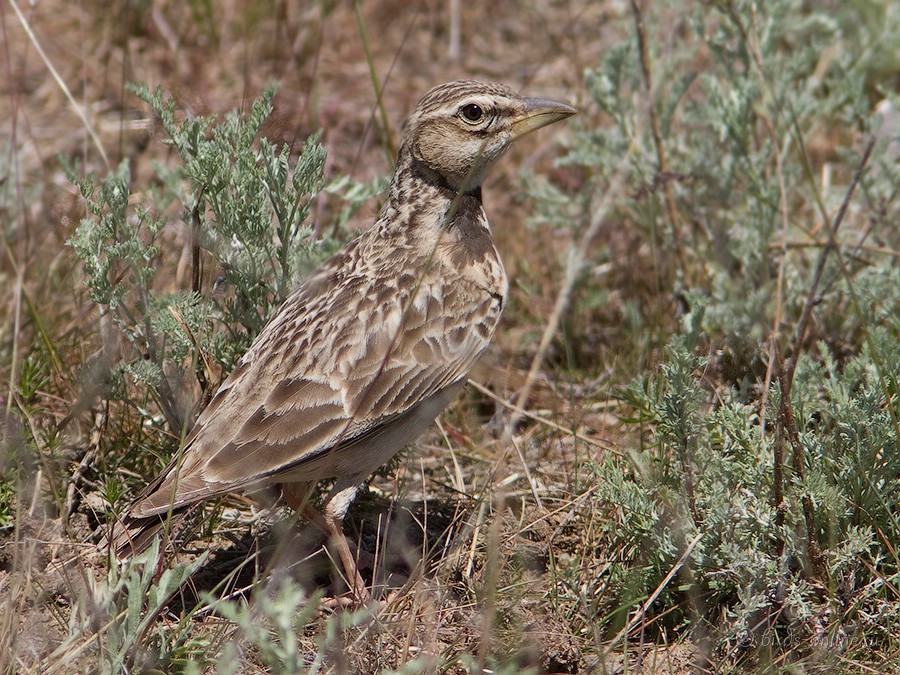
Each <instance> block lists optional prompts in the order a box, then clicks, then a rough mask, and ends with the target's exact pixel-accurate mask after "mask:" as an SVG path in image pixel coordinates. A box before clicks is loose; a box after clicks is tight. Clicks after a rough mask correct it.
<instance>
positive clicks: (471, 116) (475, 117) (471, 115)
mask: <svg viewBox="0 0 900 675" xmlns="http://www.w3.org/2000/svg"><path fill="white" fill-rule="evenodd" d="M459 114H460V115H462V118H463V119H464V120H465V121H466V122H479V121H481V118H482V117H484V111H483V110H482V109H481V106H480V105H476V104H475V103H468V104H466V105H464V106H463V107H462V108H460V109H459Z"/></svg>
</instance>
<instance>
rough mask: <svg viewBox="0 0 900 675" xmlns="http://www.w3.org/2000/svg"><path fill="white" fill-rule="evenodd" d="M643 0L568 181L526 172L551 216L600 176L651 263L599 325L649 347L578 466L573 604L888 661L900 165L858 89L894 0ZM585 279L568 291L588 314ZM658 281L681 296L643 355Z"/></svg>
mask: <svg viewBox="0 0 900 675" xmlns="http://www.w3.org/2000/svg"><path fill="white" fill-rule="evenodd" d="M639 5H640V3H632V6H631V16H630V19H631V20H632V21H633V24H632V26H633V30H632V35H633V39H631V40H629V41H623V42H622V43H621V44H619V45H615V46H613V47H612V48H610V49H609V50H608V51H607V53H606V55H605V58H604V61H603V63H602V64H601V65H600V66H599V67H597V68H596V69H593V70H590V71H589V72H588V73H587V74H586V86H587V90H588V92H589V94H590V96H591V99H592V102H593V104H594V105H595V106H596V107H597V109H599V110H600V111H602V112H603V113H604V114H605V116H606V118H607V119H608V120H610V122H611V124H610V126H609V127H607V128H602V129H596V128H591V129H585V130H584V131H582V132H581V133H580V134H579V138H578V139H577V141H576V143H574V144H573V149H572V151H571V152H570V153H569V154H568V156H567V157H566V158H564V159H563V161H562V162H561V163H562V164H563V165H564V166H569V167H574V168H577V170H578V171H579V174H580V175H582V176H585V177H586V180H584V182H583V185H584V188H583V189H582V191H581V192H580V193H579V194H577V195H567V194H566V193H565V192H563V191H562V190H560V189H559V188H554V187H553V186H551V185H547V184H542V185H541V186H540V190H541V192H540V195H541V196H542V199H541V200H540V203H541V204H542V210H541V213H540V216H539V219H540V220H541V221H543V222H544V223H559V224H563V223H572V222H579V221H582V222H583V221H584V220H585V218H586V217H587V216H588V215H590V213H591V212H592V210H593V209H594V208H596V206H597V205H598V204H599V203H600V200H602V199H611V200H612V207H611V209H610V212H609V215H608V216H607V221H608V222H610V223H617V224H621V225H623V226H624V228H619V230H620V231H621V230H622V229H624V230H625V231H626V232H628V233H629V234H630V236H632V237H633V238H634V239H635V240H637V241H638V242H639V244H635V246H636V247H637V246H639V245H641V244H644V245H645V246H646V250H647V251H649V254H645V255H644V257H639V255H640V254H639V253H630V255H632V256H634V257H631V258H627V259H626V260H625V264H626V265H635V264H636V263H635V260H637V261H638V263H639V265H640V267H641V269H643V270H645V272H646V274H645V276H650V277H652V279H653V281H652V282H651V283H650V284H647V285H649V286H650V288H649V289H648V288H647V285H645V284H646V280H645V278H643V277H642V278H637V277H634V278H633V280H632V283H633V286H632V287H631V288H625V289H623V291H622V299H621V300H620V303H621V307H620V312H621V316H622V317H625V320H624V321H620V323H619V324H618V326H617V328H618V331H619V333H620V335H619V336H618V339H623V341H624V342H628V343H630V345H632V346H638V347H639V348H642V349H643V350H644V351H640V350H638V351H639V353H637V354H635V355H633V356H632V357H631V358H633V359H634V362H635V363H637V364H638V368H636V370H639V369H642V364H644V363H647V362H651V363H652V362H655V363H656V364H657V367H656V372H643V373H642V374H639V375H635V376H634V378H633V380H632V384H630V385H629V386H627V387H626V388H624V389H623V390H622V392H621V401H622V403H623V408H622V412H621V418H622V420H623V422H625V423H626V425H628V426H629V428H632V429H635V431H636V439H637V440H636V441H635V443H634V444H633V445H631V446H629V447H626V448H625V450H626V452H625V454H624V456H614V455H608V456H606V457H604V458H602V459H601V460H600V461H598V462H597V463H596V464H595V465H594V466H593V468H592V470H593V473H594V477H595V481H596V484H595V489H596V495H597V497H598V498H599V499H600V504H601V506H600V511H601V512H602V513H603V514H604V521H603V522H604V524H603V532H604V534H603V550H606V551H609V552H611V553H610V555H612V556H613V561H614V562H613V564H609V565H606V566H605V567H604V568H603V570H604V571H603V577H604V578H603V579H602V580H601V581H600V582H598V583H599V584H600V585H601V586H602V588H604V589H607V591H608V592H607V593H606V597H605V599H604V601H603V602H602V606H601V608H598V607H597V606H596V605H595V604H594V603H595V600H594V599H593V598H582V599H581V600H579V601H577V602H576V604H580V606H581V608H582V609H581V611H583V612H584V613H585V622H586V624H588V625H594V622H596V621H597V620H598V619H600V620H601V621H602V622H603V625H604V626H605V629H606V631H607V633H606V634H607V635H608V636H610V637H611V636H613V635H620V636H625V637H629V636H631V635H633V634H635V631H631V630H622V631H621V632H620V629H622V628H623V627H624V626H625V625H626V622H628V621H629V620H631V622H632V623H630V624H629V626H630V628H635V627H638V626H640V627H644V628H645V629H648V630H650V631H652V632H654V634H656V635H660V634H666V633H668V631H672V630H674V631H675V632H676V634H678V635H681V636H684V637H690V638H692V639H693V640H695V642H696V644H698V645H701V646H703V651H704V653H705V654H706V655H707V657H709V658H711V659H712V660H713V661H715V662H716V663H719V664H720V665H721V664H732V665H733V664H736V663H745V664H746V663H752V664H771V663H774V662H778V663H790V662H791V661H796V660H806V661H807V662H809V663H819V664H822V668H824V669H825V670H827V671H829V672H832V669H833V668H835V667H836V666H837V665H838V664H840V663H841V660H842V659H845V658H846V659H848V660H852V659H854V658H862V659H863V660H866V659H869V660H870V661H869V662H875V663H879V667H881V665H882V663H881V661H882V660H883V659H884V658H885V657H884V655H885V654H894V655H895V654H896V653H897V651H896V650H897V647H898V644H897V639H896V627H897V626H898V623H897V619H898V616H900V593H898V592H897V586H896V584H895V580H896V578H897V574H898V573H900V558H898V556H897V553H896V545H895V544H896V541H897V540H898V536H900V531H898V524H900V520H898V517H897V515H896V514H897V513H898V511H900V489H898V485H900V461H898V459H897V457H898V450H900V448H898V436H900V433H898V432H900V424H898V419H900V406H898V403H897V399H896V390H897V382H898V376H900V350H898V347H897V345H898V342H900V323H898V321H897V311H898V309H900V285H898V281H900V279H898V274H897V271H896V255H897V249H898V244H900V239H898V237H897V230H896V223H897V222H898V221H900V200H898V191H900V180H898V171H897V164H896V154H891V151H890V142H891V140H892V139H891V138H890V137H886V136H881V137H879V136H878V135H877V133H876V132H877V130H878V129H879V125H880V124H881V123H882V121H881V119H880V118H879V116H878V115H876V114H875V110H874V108H875V104H877V103H878V102H879V101H880V100H882V99H885V98H886V99H889V100H890V99H891V97H892V96H894V95H893V94H892V93H891V91H890V89H889V87H887V86H885V85H884V84H883V81H882V80H881V78H880V75H881V74H882V73H883V72H884V68H885V50H883V49H882V47H884V46H886V45H888V44H889V43H892V41H893V38H892V35H893V34H894V32H895V31H896V30H897V29H898V27H900V14H898V12H897V9H896V7H895V6H894V5H893V4H892V3H868V4H866V5H865V6H863V4H862V3H825V5H827V6H821V7H820V6H819V5H817V6H816V8H814V9H812V10H803V9H802V8H800V7H799V6H798V5H797V3H792V2H787V1H778V0H776V1H775V2H767V3H750V2H746V3H745V2H727V3H718V2H716V3H698V4H697V5H696V6H693V7H692V8H690V9H688V10H686V9H685V6H684V5H681V4H679V5H678V6H676V5H675V4H669V3H653V4H652V5H646V8H647V10H646V13H645V12H643V11H642V10H641V8H640V6H639ZM672 36H677V38H674V37H672ZM686 45H690V48H687V47H686ZM887 53H892V54H893V57H894V60H893V62H892V65H891V66H890V68H893V69H894V70H893V72H896V69H897V68H898V67H900V55H898V53H897V51H896V49H894V50H893V51H892V52H891V51H890V50H888V52H887ZM894 103H895V104H896V97H895V96H894ZM870 139H874V140H873V141H872V143H873V144H872V145H871V147H868V146H869V140H870ZM814 148H815V149H814ZM823 148H827V150H823ZM623 157H625V158H627V160H626V163H625V164H623V160H622V158H623ZM621 172H624V175H625V183H626V185H627V189H626V190H623V191H622V194H621V195H615V194H613V195H612V196H610V195H608V194H607V191H606V189H605V188H606V186H607V185H609V184H611V183H613V182H614V181H615V180H616V177H617V176H618V175H620V173H621ZM612 229H614V228H610V236H611V238H612V237H615V236H616V234H617V233H614V232H612ZM612 250H615V249H612ZM616 264H617V261H616V260H615V258H613V259H612V260H611V262H610V265H611V266H612V267H613V268H615V265H616ZM619 273H620V274H622V275H627V274H628V273H627V272H626V271H620V272H619ZM583 287H584V289H585V290H583V291H582V292H581V293H582V294H581V295H576V297H575V299H574V305H573V310H572V311H573V313H577V312H579V311H582V312H584V313H585V314H586V315H588V316H593V317H597V316H598V315H597V313H596V311H595V308H596V307H597V299H596V298H595V297H592V296H591V295H590V290H591V289H590V287H589V286H588V285H587V284H584V286H583ZM642 294H643V295H642ZM651 294H652V295H651ZM660 294H661V295H662V296H664V297H665V296H668V297H669V298H670V305H669V306H670V311H671V312H672V313H674V312H676V311H679V310H680V311H681V312H682V314H683V316H682V322H681V325H680V327H678V329H677V330H676V331H675V335H674V336H671V337H669V338H668V339H666V340H664V341H665V342H666V346H665V347H664V349H662V350H660V352H659V354H658V355H657V354H655V353H653V352H652V351H651V350H653V349H655V348H656V347H655V344H654V342H653V341H648V340H647V334H648V333H649V334H652V333H654V332H658V334H660V335H664V334H665V330H666V325H667V324H665V323H662V324H661V323H660V322H659V319H658V317H657V316H654V315H653V314H652V311H651V310H652V309H653V308H654V307H658V303H659V302H660V299H659V298H660ZM648 296H649V297H648ZM674 298H678V302H671V299H674ZM600 320H602V317H600ZM629 331H632V332H629ZM566 337H567V338H568V339H569V340H571V341H578V339H579V338H580V337H581V336H579V335H578V334H570V335H568V336H566ZM624 353H627V351H625V352H624ZM583 358H584V357H583ZM619 367H620V368H625V367H627V364H619ZM673 570H674V571H675V572H676V574H675V576H674V577H668V576H667V575H669V573H670V572H671V571H673ZM667 579H669V580H668V581H667ZM651 594H653V596H652V597H654V598H655V601H654V602H653V603H652V604H649V605H648V606H644V605H643V604H642V603H644V602H645V601H646V600H647V599H648V598H649V597H651ZM598 610H599V611H598ZM651 619H652V620H651ZM642 635H644V636H645V637H646V636H647V634H646V632H645V633H642ZM623 644H627V643H618V645H617V646H616V648H623V647H622V645H623ZM713 652H714V653H715V656H713ZM861 653H862V654H864V656H860V654H861ZM890 658H892V659H896V656H892V657H890ZM882 672H884V671H882Z"/></svg>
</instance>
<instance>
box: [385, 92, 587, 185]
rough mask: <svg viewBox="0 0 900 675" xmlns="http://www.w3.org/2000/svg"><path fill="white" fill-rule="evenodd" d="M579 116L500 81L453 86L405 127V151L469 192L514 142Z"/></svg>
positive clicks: (423, 105) (430, 99)
mask: <svg viewBox="0 0 900 675" xmlns="http://www.w3.org/2000/svg"><path fill="white" fill-rule="evenodd" d="M576 112H577V111H576V110H575V108H572V107H571V106H569V105H566V104H565V103H560V102H559V101H553V100H550V99H543V98H526V97H524V96H520V95H519V94H517V93H516V92H515V91H513V90H512V89H510V88H509V87H507V86H505V85H503V84H500V83H497V82H482V81H478V80H461V81H456V82H448V83H446V84H442V85H439V86H437V87H435V88H434V89H432V90H431V91H429V92H428V93H427V94H425V95H424V96H423V97H422V99H421V100H420V101H419V104H418V105H417V106H416V109H415V110H414V111H413V113H412V115H410V117H409V119H408V120H407V121H406V124H405V125H404V127H403V141H402V146H401V150H400V152H401V154H402V153H404V152H408V153H410V155H411V157H412V159H413V161H416V162H419V163H421V164H422V165H424V166H425V167H426V168H427V169H428V170H430V171H433V172H435V173H436V174H438V175H439V176H440V177H441V178H442V179H443V181H445V183H446V185H447V186H448V187H450V188H451V189H452V190H454V191H457V192H469V191H472V190H475V189H477V188H478V187H480V186H481V184H482V182H484V179H485V178H486V176H487V174H488V172H489V171H490V169H491V167H492V166H493V165H494V163H495V162H496V161H497V160H498V159H499V158H500V157H501V156H503V153H505V152H506V150H507V149H508V148H509V146H510V144H511V143H512V142H513V141H514V140H516V139H517V138H520V137H521V136H524V135H525V134H527V133H529V132H531V131H534V130H535V129H540V128H541V127H543V126H546V125H548V124H552V123H553V122H557V121H559V120H562V119H565V118H567V117H569V116H571V115H574V114H575V113H576Z"/></svg>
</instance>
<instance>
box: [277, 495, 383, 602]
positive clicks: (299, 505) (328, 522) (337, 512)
mask: <svg viewBox="0 0 900 675" xmlns="http://www.w3.org/2000/svg"><path fill="white" fill-rule="evenodd" d="M356 490H357V488H356V487H353V488H345V489H344V490H341V491H339V492H338V493H337V494H335V495H333V497H334V499H331V498H329V499H328V503H327V504H326V505H325V513H324V514H323V513H321V512H320V511H319V510H318V509H316V508H314V507H313V506H312V504H310V503H309V487H308V486H307V485H305V484H301V485H291V484H287V485H283V486H282V495H283V496H284V501H285V502H286V503H287V505H288V506H289V507H291V508H292V509H293V510H294V511H295V512H297V513H299V514H300V515H301V516H302V517H303V518H304V519H305V520H307V521H308V522H310V523H312V524H313V525H314V526H315V527H317V528H318V529H319V530H320V531H322V532H323V533H324V534H325V535H326V536H327V537H328V543H330V544H332V545H333V546H334V547H335V548H336V549H337V552H338V556H339V557H340V559H341V565H342V566H343V568H344V573H345V574H346V575H347V579H346V580H347V584H348V585H349V586H350V592H351V594H352V596H353V601H354V602H356V603H359V604H362V603H364V602H367V601H368V600H369V592H368V590H367V589H366V584H365V582H364V581H363V579H362V576H360V574H359V568H358V567H357V564H356V559H355V558H354V557H353V553H352V552H351V551H350V545H349V544H348V543H347V537H346V536H345V535H344V529H343V527H341V520H342V519H341V516H343V515H344V514H343V513H342V512H341V510H343V511H346V507H347V506H349V503H350V501H352V499H353V497H354V496H355V494H356ZM342 507H343V508H342Z"/></svg>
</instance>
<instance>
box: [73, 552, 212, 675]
mask: <svg viewBox="0 0 900 675" xmlns="http://www.w3.org/2000/svg"><path fill="white" fill-rule="evenodd" d="M206 558H207V556H206V555H202V556H200V557H198V558H197V559H196V560H194V561H193V562H191V563H178V564H176V565H174V566H173V567H171V568H170V569H165V570H163V571H162V572H161V574H159V575H158V580H154V579H155V578H156V576H157V573H158V568H157V564H158V560H159V539H155V540H154V541H153V544H152V545H151V547H150V548H149V549H148V550H147V551H145V552H143V553H142V554H140V555H138V556H136V557H135V558H133V559H132V560H130V561H128V562H127V563H126V564H125V565H124V566H122V567H121V568H120V567H118V566H116V565H111V566H110V568H109V572H108V573H107V575H106V578H103V579H99V580H97V579H95V578H94V577H93V576H92V575H86V576H85V579H86V582H87V584H88V586H87V588H86V589H85V592H84V593H83V594H82V595H81V597H80V598H79V600H78V601H77V602H76V604H75V607H74V609H73V611H72V613H71V616H70V619H69V633H70V635H71V638H70V643H69V644H70V645H79V644H83V643H85V641H88V642H90V641H93V640H92V636H93V637H95V638H96V640H95V641H96V644H97V649H98V650H99V652H100V658H99V659H98V663H99V672H100V673H103V674H109V675H112V674H114V673H115V674H118V673H129V672H142V671H143V670H145V669H146V668H149V667H152V666H153V665H155V664H156V663H157V662H170V661H171V660H172V658H173V656H176V655H178V654H179V653H181V652H183V651H184V650H185V648H186V646H187V645H188V644H189V641H190V639H191V637H190V631H189V628H190V622H189V621H186V620H185V621H182V622H180V625H179V626H177V627H176V628H175V629H174V630H173V629H172V628H168V629H166V628H164V627H163V626H161V625H159V624H158V623H157V620H158V618H159V616H160V614H161V613H162V612H163V611H164V610H165V607H166V605H167V604H168V603H169V601H170V600H171V599H172V597H173V596H174V595H175V594H176V593H177V592H178V590H179V589H180V588H181V587H182V585H183V584H184V583H185V581H187V579H188V578H189V577H190V576H191V575H192V574H193V573H194V572H195V571H196V570H197V569H198V568H199V567H200V566H201V565H203V563H204V562H205V561H206ZM65 646H66V645H63V647H65ZM60 651H61V652H62V651H63V648H60ZM73 667H74V664H73Z"/></svg>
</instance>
